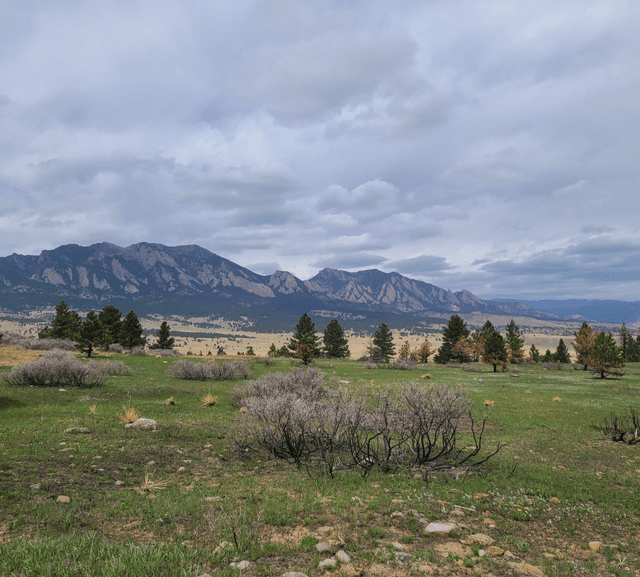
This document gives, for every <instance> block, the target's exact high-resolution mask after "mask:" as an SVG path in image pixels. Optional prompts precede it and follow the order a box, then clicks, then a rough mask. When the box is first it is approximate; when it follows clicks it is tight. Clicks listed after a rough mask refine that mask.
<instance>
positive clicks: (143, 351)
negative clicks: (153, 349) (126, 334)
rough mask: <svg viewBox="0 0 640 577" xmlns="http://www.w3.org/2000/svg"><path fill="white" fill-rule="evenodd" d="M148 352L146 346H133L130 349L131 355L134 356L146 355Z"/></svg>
mask: <svg viewBox="0 0 640 577" xmlns="http://www.w3.org/2000/svg"><path fill="white" fill-rule="evenodd" d="M148 354H149V353H148V351H147V349H145V348H144V347H133V348H132V349H130V350H129V355H131V356H132V357H146V356H147V355H148Z"/></svg>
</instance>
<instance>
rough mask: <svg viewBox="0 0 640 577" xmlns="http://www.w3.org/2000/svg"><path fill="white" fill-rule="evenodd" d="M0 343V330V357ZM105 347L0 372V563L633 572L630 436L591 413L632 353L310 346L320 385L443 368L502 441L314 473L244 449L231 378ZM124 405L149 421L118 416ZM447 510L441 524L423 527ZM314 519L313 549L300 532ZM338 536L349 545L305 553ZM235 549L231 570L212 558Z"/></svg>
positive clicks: (381, 384)
mask: <svg viewBox="0 0 640 577" xmlns="http://www.w3.org/2000/svg"><path fill="white" fill-rule="evenodd" d="M30 353H34V352H30ZM16 355H18V353H17V352H16V351H12V350H10V349H9V348H8V347H3V346H0V372H6V371H9V369H10V367H9V366H8V365H9V364H15V362H16V360H15V358H16ZM9 359H10V360H9ZM106 359H107V357H106V356H105V355H102V356H101V357H99V358H98V361H100V360H106ZM23 360H26V359H23ZM108 360H120V361H124V363H126V364H127V365H128V366H129V367H130V368H131V370H132V372H131V374H129V375H114V376H110V377H109V378H108V379H107V382H106V384H105V385H103V386H101V387H96V388H92V389H68V390H66V391H60V390H58V389H40V388H21V387H14V386H9V385H7V384H6V383H5V382H3V381H0V575H3V576H4V575H7V576H9V575H10V576H20V577H27V576H36V575H37V576H51V577H53V576H55V577H66V576H69V577H71V576H74V577H75V576H88V575H91V576H100V577H102V576H104V577H115V576H124V575H141V576H142V575H144V576H145V577H148V576H153V575H158V576H160V575H162V576H169V577H173V576H175V577H178V576H180V577H198V576H200V575H205V574H209V575H239V574H240V573H242V574H243V575H259V576H280V575H284V574H285V573H286V572H289V571H299V572H303V573H305V574H306V575H309V576H317V575H323V574H325V573H326V572H328V571H330V572H332V574H334V575H349V576H352V575H390V576H400V575H428V574H431V575H513V574H516V573H522V574H531V575H539V574H545V575H550V576H555V575H558V576H560V575H618V576H624V575H640V541H639V537H638V534H639V531H638V529H639V527H640V445H625V444H622V443H614V442H613V441H611V440H610V439H607V438H606V437H605V436H604V435H603V434H602V433H600V432H598V431H596V430H594V429H593V428H592V427H591V425H592V424H594V423H595V424H600V423H602V421H603V419H604V417H606V416H607V415H608V414H609V413H610V412H612V411H617V412H622V411H624V410H625V409H626V408H628V407H629V406H634V407H638V406H639V405H640V402H639V399H640V397H639V394H638V393H639V392H640V364H629V365H627V370H626V375H625V376H623V377H621V378H615V379H614V378H608V379H605V380H601V379H598V378H594V377H593V376H592V375H591V373H588V372H584V371H581V370H577V367H575V366H564V367H563V369H562V370H549V369H547V368H544V367H542V366H511V367H510V368H509V371H508V372H504V373H501V372H498V373H495V374H494V373H493V372H492V370H493V369H492V367H490V366H488V365H483V364H469V365H464V366H463V367H457V368H455V367H447V366H439V365H433V364H431V363H429V364H427V365H418V366H417V367H416V368H415V369H412V370H406V371H395V370H388V369H381V368H367V367H366V366H365V364H364V363H362V362H357V361H349V360H344V361H343V360H340V361H333V360H318V361H317V362H316V363H315V366H316V367H317V368H319V369H320V370H321V371H322V372H323V373H324V374H325V375H326V377H325V381H326V383H327V385H328V386H329V387H335V388H338V387H343V388H346V389H349V390H350V391H351V392H352V393H353V394H355V395H366V394H371V393H372V392H375V391H382V390H385V389H387V388H394V387H398V386H400V385H402V384H405V383H409V382H419V383H421V384H422V385H424V386H427V385H428V384H429V383H438V384H446V385H451V386H457V385H459V386H461V387H463V389H464V390H465V391H466V393H467V395H468V397H469V398H470V400H471V401H472V403H473V411H474V414H476V415H479V416H484V415H487V414H488V415H489V421H488V423H489V424H488V428H487V430H486V431H485V435H484V443H485V446H486V448H487V450H493V449H495V448H496V447H497V445H498V443H504V444H505V446H504V447H503V448H502V450H501V451H500V452H499V453H498V454H497V455H496V456H495V457H493V458H492V459H491V460H489V461H488V462H487V463H485V464H484V465H483V466H481V467H480V468H478V469H477V470H474V469H470V470H466V469H458V470H453V471H443V472H441V473H438V474H434V475H431V476H430V477H429V478H428V482H425V480H424V479H423V477H422V475H420V474H419V472H418V471H414V470H398V471H396V472H395V473H382V472H380V471H377V470H374V471H372V473H371V474H370V475H369V476H368V477H367V478H362V476H361V475H359V474H358V473H357V472H356V471H341V470H338V471H336V473H335V478H330V477H329V476H327V475H325V474H323V472H322V471H321V470H320V469H314V468H311V469H310V470H309V471H307V470H305V469H304V468H302V469H296V468H295V467H293V466H291V465H288V464H286V463H284V462H282V461H279V460H276V459H274V458H271V457H269V455H267V454H266V453H264V452H258V453H253V452H250V453H247V454H244V455H243V454H241V453H239V452H238V451H236V450H235V448H234V444H233V426H234V425H233V424H234V420H235V419H236V417H237V415H238V411H237V410H236V409H234V408H232V407H231V406H230V404H229V402H228V398H227V395H228V392H229V391H231V390H232V389H233V388H234V387H235V386H237V385H239V384H242V383H244V382H246V381H242V380H239V381H224V382H214V381H207V382H195V381H185V380H180V379H178V378H176V377H174V376H171V375H170V374H169V372H168V371H169V369H170V367H171V365H172V364H173V363H174V362H176V359H175V358H156V357H155V356H153V355H150V356H146V357H131V356H127V355H110V356H109V357H108ZM234 360H237V357H234ZM245 360H246V359H245ZM201 362H204V360H203V361H201ZM215 362H225V360H224V359H215ZM246 362H248V363H249V364H250V368H251V372H252V377H251V378H252V379H257V378H259V377H260V376H262V375H264V374H265V373H269V372H289V371H291V370H292V369H293V363H292V362H291V361H290V360H288V359H276V360H275V362H274V364H272V365H266V364H263V363H262V362H260V359H256V360H246ZM1 365H4V366H1ZM426 373H428V374H429V376H430V378H428V379H426V378H424V379H423V378H421V377H422V376H424V375H425V374H426ZM206 395H211V396H214V397H217V403H216V404H215V405H209V406H207V405H205V404H204V403H203V402H202V399H203V398H204V397H205V396H206ZM169 399H170V401H169ZM131 408H133V409H135V411H136V412H137V413H138V414H139V415H140V416H142V417H147V418H152V419H155V420H156V421H157V424H158V426H157V430H155V431H152V430H133V429H129V428H125V427H124V425H123V424H122V423H121V421H120V419H119V417H120V416H122V415H123V413H124V412H125V410H127V409H131ZM72 428H76V429H75V430H73V431H70V432H67V431H68V430H69V429H72ZM77 428H85V429H87V430H88V431H89V432H84V433H82V432H79V430H78V429H77ZM60 497H68V499H61V498H60ZM447 521H451V522H453V523H455V525H456V528H455V530H454V531H453V532H452V533H451V534H450V535H449V536H448V537H441V536H435V535H433V534H428V533H426V532H425V525H426V523H428V522H447ZM479 535H483V536H488V537H490V538H491V546H489V545H488V543H489V541H488V540H486V541H485V540H483V539H484V537H483V538H482V539H481V538H479V537H478V536H479ZM320 536H322V537H323V539H322V540H321V541H320V542H321V543H326V544H328V545H329V548H330V549H331V552H329V553H321V552H319V551H318V550H317V548H316V544H317V543H318V539H317V538H318V537H320ZM338 549H342V550H343V551H344V552H345V553H346V554H347V555H348V557H349V558H350V562H346V561H344V562H341V561H338V562H337V564H336V565H335V566H334V567H331V568H326V569H325V568H320V567H319V563H320V562H321V561H322V560H324V559H326V558H327V557H330V556H332V555H333V554H334V553H336V551H337V550H338ZM483 553H484V555H483ZM239 561H248V563H247V564H246V568H245V569H244V570H241V569H239V568H235V567H232V566H231V565H230V564H231V563H233V562H239Z"/></svg>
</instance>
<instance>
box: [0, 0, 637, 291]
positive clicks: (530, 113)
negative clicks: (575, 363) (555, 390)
mask: <svg viewBox="0 0 640 577" xmlns="http://www.w3.org/2000/svg"><path fill="white" fill-rule="evenodd" d="M639 25H640V3H638V2H637V1H635V0H628V1H627V0H608V1H606V2H604V1H603V0H532V1H529V2H514V1H513V0H454V1H451V0H395V2H393V3H391V2H388V1H386V0H384V1H382V0H312V1H304V0H297V1H294V0H262V1H259V0H234V1H233V2H229V1H228V0H224V1H219V0H153V1H152V0H104V1H102V2H94V1H91V0H89V1H88V0H55V2H53V1H51V0H0V256H6V255H9V254H11V253H13V252H17V253H20V254H39V253H40V251H42V250H43V249H51V248H55V247H56V246H59V245H62V244H69V243H75V244H80V245H88V244H92V243H96V242H102V241H108V242H112V243H115V244H118V245H121V246H127V245H129V244H132V243H135V242H140V241H149V242H157V243H162V244H167V245H179V244H198V245H200V246H203V247H205V248H207V249H209V250H211V251H212V252H215V253H217V254H219V255H221V256H224V257H226V258H229V259H231V260H233V261H234V262H237V263H238V264H241V265H243V266H246V267H248V268H250V269H252V270H254V271H255V272H259V273H262V274H270V273H272V272H274V271H275V270H276V269H280V270H288V271H290V272H292V273H294V274H295V275H296V276H298V277H300V278H302V279H307V278H310V277H311V276H313V275H314V274H315V273H317V272H318V270H320V269H321V268H324V267H331V268H340V269H345V270H360V269H363V268H379V269H381V270H384V271H393V270H395V271H398V272H400V273H402V274H405V275H407V276H411V277H413V278H418V279H421V280H425V281H427V282H431V283H433V284H436V285H438V286H441V287H444V288H450V289H452V290H460V289H463V288H465V289H468V290H470V291H472V292H474V293H475V294H477V295H478V296H480V297H482V298H493V297H511V298H572V297H579V298H614V299H621V300H640V291H639V290H638V284H639V283H638V281H640V218H639V216H640V214H639V213H640V210H639V204H640V194H639V192H640V191H639V188H640V187H639V184H640V159H639V158H638V157H639V153H640V126H639V123H640V58H639V57H638V55H639V54H640V35H639V34H638V27H639Z"/></svg>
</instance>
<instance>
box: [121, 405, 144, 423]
mask: <svg viewBox="0 0 640 577" xmlns="http://www.w3.org/2000/svg"><path fill="white" fill-rule="evenodd" d="M122 410H123V411H124V413H123V414H122V415H118V419H119V420H120V422H121V423H125V424H128V423H135V422H136V421H137V420H138V419H139V418H140V415H138V413H136V410H135V409H134V408H133V407H129V408H128V409H127V408H126V407H122Z"/></svg>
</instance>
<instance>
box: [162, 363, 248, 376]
mask: <svg viewBox="0 0 640 577" xmlns="http://www.w3.org/2000/svg"><path fill="white" fill-rule="evenodd" d="M169 374H170V375H172V376H174V377H177V378H178V379H184V380H186V381H228V380H232V379H246V378H248V377H250V376H251V371H250V370H249V369H248V368H247V366H246V365H245V363H243V362H242V361H234V362H230V363H199V362H196V361H177V362H176V363H174V365H173V366H172V367H171V368H170V369H169Z"/></svg>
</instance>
